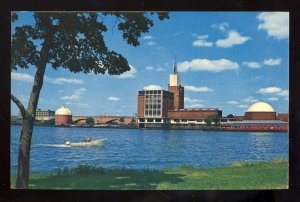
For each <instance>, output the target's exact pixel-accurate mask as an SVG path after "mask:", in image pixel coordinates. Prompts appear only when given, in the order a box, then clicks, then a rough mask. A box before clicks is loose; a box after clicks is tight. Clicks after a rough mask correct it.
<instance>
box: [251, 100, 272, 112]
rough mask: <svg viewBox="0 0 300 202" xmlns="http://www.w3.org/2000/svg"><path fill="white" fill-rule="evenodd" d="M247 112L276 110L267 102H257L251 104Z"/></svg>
mask: <svg viewBox="0 0 300 202" xmlns="http://www.w3.org/2000/svg"><path fill="white" fill-rule="evenodd" d="M247 112H275V110H274V109H273V107H272V106H271V105H269V104H268V103H265V102H257V103H255V104H253V105H251V106H250V107H249V108H248V110H247Z"/></svg>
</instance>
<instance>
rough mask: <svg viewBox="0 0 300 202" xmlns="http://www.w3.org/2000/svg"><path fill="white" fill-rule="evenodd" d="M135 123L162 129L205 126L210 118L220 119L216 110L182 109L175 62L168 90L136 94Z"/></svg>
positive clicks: (145, 91)
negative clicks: (165, 125) (167, 127)
mask: <svg viewBox="0 0 300 202" xmlns="http://www.w3.org/2000/svg"><path fill="white" fill-rule="evenodd" d="M137 107H138V110H137V111H138V113H137V123H138V127H139V128H151V127H162V126H163V125H164V124H167V123H168V124H205V119H207V118H209V117H211V116H217V117H219V118H221V117H222V111H221V110H219V109H218V108H191V109H184V87H183V86H181V85H180V76H179V74H178V71H177V65H176V62H175V64H174V69H173V72H172V74H170V80H169V84H168V90H167V91H166V90H163V89H161V88H160V87H158V86H153V87H151V88H146V89H143V90H141V91H139V92H138V106H137Z"/></svg>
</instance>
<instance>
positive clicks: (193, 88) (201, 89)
mask: <svg viewBox="0 0 300 202" xmlns="http://www.w3.org/2000/svg"><path fill="white" fill-rule="evenodd" d="M184 89H185V90H187V91H193V92H211V91H214V90H213V89H211V88H208V87H196V86H184Z"/></svg>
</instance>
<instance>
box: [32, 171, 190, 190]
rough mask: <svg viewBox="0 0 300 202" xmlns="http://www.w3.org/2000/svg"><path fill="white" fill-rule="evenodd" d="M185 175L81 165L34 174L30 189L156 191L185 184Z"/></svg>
mask: <svg viewBox="0 0 300 202" xmlns="http://www.w3.org/2000/svg"><path fill="white" fill-rule="evenodd" d="M184 176H185V175H182V174H171V173H168V172H166V171H161V170H142V171H138V170H131V169H105V168H101V167H100V168H99V167H91V166H86V165H84V166H81V165H79V166H77V167H76V168H73V169H70V170H68V169H63V170H61V169H60V170H57V171H55V172H53V173H48V174H33V175H32V176H31V178H30V188H33V189H35V188H37V189H88V190H91V189H95V190H123V189H125V190H152V189H157V186H158V185H160V186H164V185H170V184H173V185H174V184H178V183H181V182H184V180H183V179H182V178H183V177H184Z"/></svg>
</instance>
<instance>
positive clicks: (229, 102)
mask: <svg viewBox="0 0 300 202" xmlns="http://www.w3.org/2000/svg"><path fill="white" fill-rule="evenodd" d="M227 103H228V104H231V105H238V104H239V102H237V101H228V102H227Z"/></svg>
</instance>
